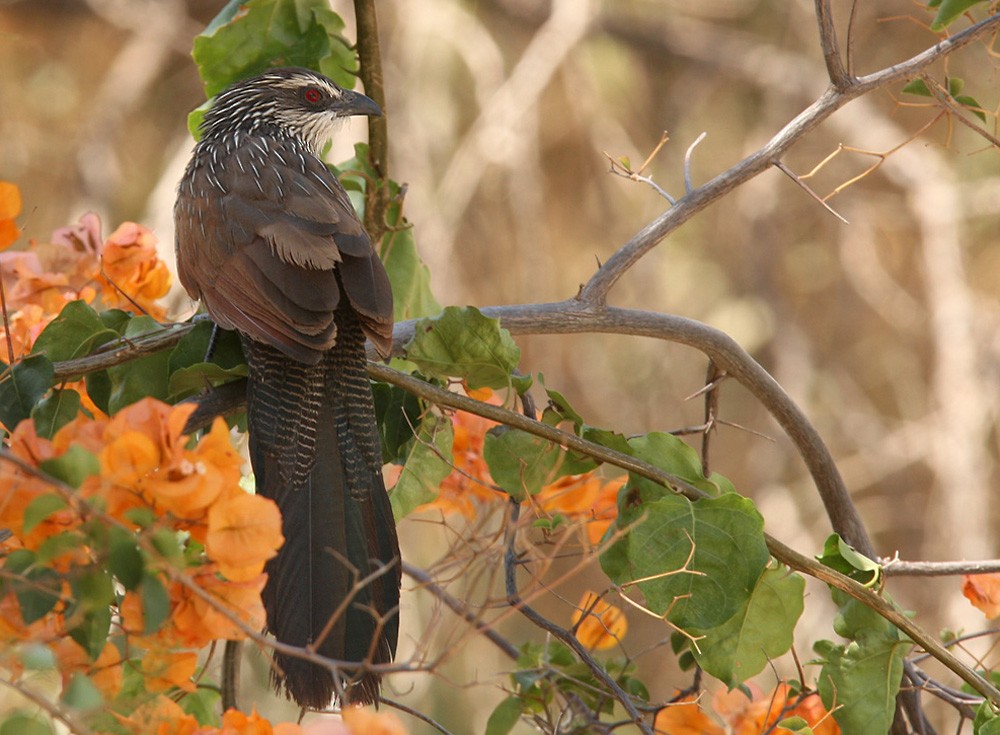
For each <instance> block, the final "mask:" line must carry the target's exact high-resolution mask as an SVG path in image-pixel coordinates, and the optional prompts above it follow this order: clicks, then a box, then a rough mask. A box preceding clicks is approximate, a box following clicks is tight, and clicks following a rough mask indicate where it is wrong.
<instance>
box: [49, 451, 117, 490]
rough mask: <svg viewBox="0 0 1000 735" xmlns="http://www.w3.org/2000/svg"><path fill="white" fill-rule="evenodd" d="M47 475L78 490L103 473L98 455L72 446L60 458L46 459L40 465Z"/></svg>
mask: <svg viewBox="0 0 1000 735" xmlns="http://www.w3.org/2000/svg"><path fill="white" fill-rule="evenodd" d="M38 467H39V469H41V470H42V471H43V472H45V474H47V475H49V476H51V477H54V478H56V479H57V480H61V481H62V482H64V483H66V484H67V485H69V486H70V487H73V488H78V487H80V485H81V484H82V483H83V481H84V480H86V479H87V478H88V477H90V476H91V475H96V474H98V473H99V472H100V471H101V462H100V460H99V459H98V458H97V455H95V454H91V453H90V452H88V451H87V450H86V449H84V448H83V447H81V446H80V445H79V444H71V445H70V447H69V449H67V450H66V451H65V452H63V453H62V454H60V455H59V456H58V457H53V458H52V459H46V460H45V461H43V462H40V463H39V465H38Z"/></svg>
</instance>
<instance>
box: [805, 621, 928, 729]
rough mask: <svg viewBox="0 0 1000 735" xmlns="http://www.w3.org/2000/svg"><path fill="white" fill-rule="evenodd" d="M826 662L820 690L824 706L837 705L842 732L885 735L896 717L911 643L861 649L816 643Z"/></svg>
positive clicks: (836, 716) (884, 643)
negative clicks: (897, 697)
mask: <svg viewBox="0 0 1000 735" xmlns="http://www.w3.org/2000/svg"><path fill="white" fill-rule="evenodd" d="M813 649H814V650H815V651H816V653H818V654H819V655H820V656H821V657H822V659H823V668H822V670H821V671H820V675H819V682H818V689H819V694H820V697H821V698H822V700H823V705H824V706H825V707H827V708H828V709H830V708H832V707H833V706H834V705H835V704H836V705H837V709H836V710H835V711H834V713H833V717H834V719H835V720H836V721H837V723H838V724H839V725H840V728H841V730H843V731H844V732H849V733H857V734H858V735H884V734H885V733H887V732H889V730H890V727H891V725H892V720H893V717H894V715H895V702H896V694H897V693H898V692H899V683H900V681H901V679H902V676H903V658H904V657H905V655H906V652H907V651H908V650H909V649H910V644H909V642H908V641H899V640H896V641H892V640H880V641H874V640H873V641H869V642H868V643H866V644H864V645H862V644H860V643H858V642H857V641H852V642H851V643H848V644H847V645H835V644H834V643H832V642H831V641H817V642H816V644H815V645H814V646H813Z"/></svg>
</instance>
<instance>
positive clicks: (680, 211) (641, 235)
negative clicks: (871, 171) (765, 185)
mask: <svg viewBox="0 0 1000 735" xmlns="http://www.w3.org/2000/svg"><path fill="white" fill-rule="evenodd" d="M998 28H1000V13H997V14H995V15H991V16H990V17H989V18H986V19H985V20H982V21H980V22H979V23H976V24H975V25H973V26H970V27H969V28H966V29H965V30H964V31H961V32H959V33H956V34H955V35H954V36H951V37H950V38H946V39H944V40H942V41H941V42H939V43H937V44H935V45H934V46H931V47H930V48H929V49H927V50H925V51H923V52H922V53H919V54H917V55H916V56H913V57H911V58H910V59H907V60H906V61H903V62H900V63H899V64H894V65H893V66H890V67H886V68H885V69H881V70H880V71H877V72H875V73H873V74H869V75H867V76H864V77H859V78H857V79H853V80H850V83H849V84H847V86H845V87H844V88H843V89H838V88H837V87H835V86H831V87H830V88H828V89H827V90H826V91H825V92H823V94H822V95H821V96H820V97H819V98H818V99H816V100H815V101H814V102H813V103H812V104H811V105H809V106H808V107H807V108H806V109H804V110H803V111H802V112H801V113H799V114H798V115H797V116H796V117H795V118H794V119H793V120H792V121H791V122H789V123H788V124H787V125H785V127H784V128H782V129H781V130H780V131H779V132H778V133H777V134H775V136H774V137H773V138H771V140H770V141H768V142H767V143H766V144H765V145H763V146H762V147H761V148H759V149H757V150H756V151H755V152H754V153H751V154H750V155H749V156H747V157H746V158H744V159H743V160H742V161H740V162H739V163H738V164H736V165H735V166H733V167H732V168H730V169H728V170H727V171H724V172H723V173H721V174H719V175H718V176H716V177H715V178H714V179H712V180H711V181H709V182H708V183H706V184H704V185H702V186H700V187H698V188H697V189H695V190H694V191H691V192H689V193H688V194H686V195H685V196H683V197H681V198H680V199H679V200H678V201H677V204H676V205H675V206H673V207H671V208H670V209H668V210H667V211H666V212H664V213H663V214H661V215H660V216H659V217H657V218H656V219H655V220H653V221H652V222H650V223H649V224H648V225H646V226H645V227H644V228H642V230H640V231H639V232H637V233H636V234H635V235H633V236H632V238H631V239H630V240H629V241H628V242H626V243H625V244H624V245H622V247H621V248H619V249H618V251H616V252H615V254H614V255H612V256H611V257H610V258H608V260H607V261H606V262H605V263H604V264H603V265H602V266H601V267H600V268H599V269H598V270H597V272H596V273H595V274H594V275H593V276H592V277H591V278H590V280H589V281H588V282H587V283H586V285H584V287H583V288H582V289H581V290H580V294H579V298H580V300H582V301H585V302H587V303H592V304H595V305H599V304H603V303H605V302H606V300H607V295H608V292H609V291H610V290H611V288H612V287H613V286H614V285H615V283H617V281H618V279H619V278H621V277H622V275H624V273H625V272H626V271H627V270H629V268H631V267H632V266H633V265H635V263H636V262H637V261H638V260H639V259H640V258H642V256H644V255H645V254H646V253H648V252H649V251H650V250H652V249H653V248H654V247H656V245H657V244H659V242H660V241H661V240H663V238H665V237H666V236H667V235H669V234H670V233H671V232H673V231H674V230H676V229H677V228H678V227H680V226H681V225H682V224H684V223H685V222H687V221H688V220H689V219H691V217H693V216H694V215H695V214H697V213H698V212H700V211H701V210H703V209H705V208H706V207H708V206H709V205H710V204H712V203H713V202H715V201H716V200H718V199H720V198H721V197H723V196H725V195H726V194H727V193H729V192H730V191H732V190H733V189H734V188H736V187H737V186H740V185H741V184H744V183H746V182H747V181H749V180H750V179H752V178H754V177H755V176H757V175H758V174H760V173H761V172H762V171H765V170H767V169H768V168H770V167H771V166H772V165H774V163H775V162H776V161H777V160H779V159H780V158H781V156H782V155H783V154H784V153H785V152H786V151H787V150H788V149H789V148H790V147H791V146H792V145H793V144H794V143H796V142H797V141H798V140H799V139H800V138H801V137H802V136H803V135H805V134H806V133H808V132H809V131H810V130H812V129H813V128H815V127H816V126H817V125H819V124H820V123H821V122H823V121H824V120H825V119H826V118H828V117H829V116H830V115H832V114H833V113H834V112H836V111H837V110H838V109H840V108H841V107H843V106H844V105H846V104H847V103H848V102H850V101H851V100H853V99H855V98H857V97H861V96H863V95H865V94H868V93H869V92H871V91H872V90H873V89H877V88H879V87H884V86H887V85H889V84H892V83H894V82H898V81H901V80H904V79H910V78H912V77H914V76H916V75H918V74H919V73H920V72H921V71H922V70H923V69H925V68H927V67H928V66H930V65H931V64H933V63H934V62H935V61H937V60H938V59H941V58H943V57H945V56H947V55H949V54H952V53H954V52H955V51H957V50H958V49H960V48H963V47H965V46H967V45H969V44H970V43H972V42H973V41H975V40H977V39H979V38H981V37H982V36H984V35H985V34H987V33H989V32H991V31H995V30H997V29H998Z"/></svg>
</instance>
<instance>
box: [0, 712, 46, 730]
mask: <svg viewBox="0 0 1000 735" xmlns="http://www.w3.org/2000/svg"><path fill="white" fill-rule="evenodd" d="M0 735H55V731H54V730H53V729H52V725H51V724H50V723H49V721H48V720H44V719H42V718H41V717H40V716H38V715H34V714H30V713H27V712H14V713H13V714H10V715H8V716H7V717H6V718H4V721H3V723H2V724H0Z"/></svg>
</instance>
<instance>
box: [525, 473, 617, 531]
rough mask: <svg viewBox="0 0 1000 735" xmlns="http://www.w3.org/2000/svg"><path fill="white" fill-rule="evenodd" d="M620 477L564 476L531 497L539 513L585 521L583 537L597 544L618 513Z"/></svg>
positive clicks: (593, 474)
mask: <svg viewBox="0 0 1000 735" xmlns="http://www.w3.org/2000/svg"><path fill="white" fill-rule="evenodd" d="M624 484H625V479H624V478H616V479H613V480H607V481H605V480H603V479H602V478H601V477H599V476H598V475H597V474H595V473H593V472H588V473H587V474H585V475H568V476H566V477H561V478H559V479H558V480H556V481H555V482H553V483H552V484H551V485H547V486H546V487H544V488H542V489H541V491H540V492H539V493H538V494H537V495H535V496H534V497H533V498H532V502H533V504H534V505H535V509H536V512H537V513H539V515H553V514H556V513H561V514H562V515H564V516H566V517H567V518H569V519H570V520H577V521H582V522H584V523H585V524H586V528H587V540H588V541H589V542H590V543H591V544H593V545H595V546H596V545H597V544H598V543H600V541H601V538H602V537H603V536H604V532H605V531H606V530H607V529H608V526H610V525H611V524H612V523H613V522H614V520H615V517H616V516H617V515H618V491H619V490H620V489H621V488H622V486H623V485H624Z"/></svg>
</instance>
